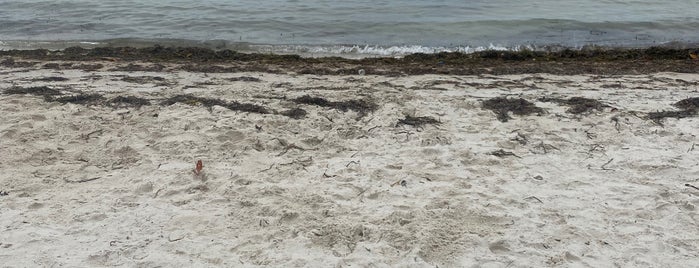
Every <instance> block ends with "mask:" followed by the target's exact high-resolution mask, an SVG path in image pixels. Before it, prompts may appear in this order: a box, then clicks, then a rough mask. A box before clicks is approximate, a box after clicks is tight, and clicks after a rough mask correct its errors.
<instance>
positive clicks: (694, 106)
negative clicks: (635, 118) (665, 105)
mask: <svg viewBox="0 0 699 268" xmlns="http://www.w3.org/2000/svg"><path fill="white" fill-rule="evenodd" d="M673 106H675V107H677V108H680V109H681V110H679V111H660V112H652V113H648V116H647V118H648V119H650V120H653V122H655V123H656V124H658V125H661V126H662V125H663V119H665V118H677V119H681V118H687V117H694V116H696V115H697V113H699V98H687V99H684V100H681V101H678V102H675V103H674V104H673Z"/></svg>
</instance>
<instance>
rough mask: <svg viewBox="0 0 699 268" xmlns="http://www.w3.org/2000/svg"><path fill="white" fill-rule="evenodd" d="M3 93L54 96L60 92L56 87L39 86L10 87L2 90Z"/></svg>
mask: <svg viewBox="0 0 699 268" xmlns="http://www.w3.org/2000/svg"><path fill="white" fill-rule="evenodd" d="M4 93H5V94H14V95H22V94H30V95H35V96H55V95H61V92H60V91H59V90H57V89H53V88H50V87H47V86H40V87H11V88H9V89H6V90H5V91H4Z"/></svg>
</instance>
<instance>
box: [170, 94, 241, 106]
mask: <svg viewBox="0 0 699 268" xmlns="http://www.w3.org/2000/svg"><path fill="white" fill-rule="evenodd" d="M175 103H183V104H187V105H192V106H199V105H202V106H205V107H213V106H214V105H218V106H221V107H226V104H227V103H226V101H224V100H220V99H212V98H202V97H196V96H192V95H176V96H173V97H170V98H167V99H165V100H164V101H163V102H162V105H173V104H175Z"/></svg>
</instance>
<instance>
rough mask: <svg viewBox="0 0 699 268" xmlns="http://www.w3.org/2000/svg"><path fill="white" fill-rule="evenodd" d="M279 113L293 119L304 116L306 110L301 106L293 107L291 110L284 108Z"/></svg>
mask: <svg viewBox="0 0 699 268" xmlns="http://www.w3.org/2000/svg"><path fill="white" fill-rule="evenodd" d="M280 114H281V115H284V116H288V117H291V118H293V119H301V118H304V117H306V114H307V113H306V110H304V109H301V108H294V109H291V110H286V111H283V112H281V113H280Z"/></svg>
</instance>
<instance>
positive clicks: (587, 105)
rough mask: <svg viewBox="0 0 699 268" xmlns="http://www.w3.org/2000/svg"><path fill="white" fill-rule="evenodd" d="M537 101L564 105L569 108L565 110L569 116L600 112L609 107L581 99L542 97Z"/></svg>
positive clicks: (594, 101) (598, 102) (595, 101)
mask: <svg viewBox="0 0 699 268" xmlns="http://www.w3.org/2000/svg"><path fill="white" fill-rule="evenodd" d="M539 101H544V102H555V103H558V104H563V105H566V106H568V107H569V108H568V110H566V112H568V113H571V114H582V113H587V112H590V111H592V110H597V111H601V110H602V109H603V108H605V107H609V105H606V104H604V103H601V102H600V101H598V100H595V99H589V98H583V97H571V98H569V99H559V98H549V97H544V98H539Z"/></svg>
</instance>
